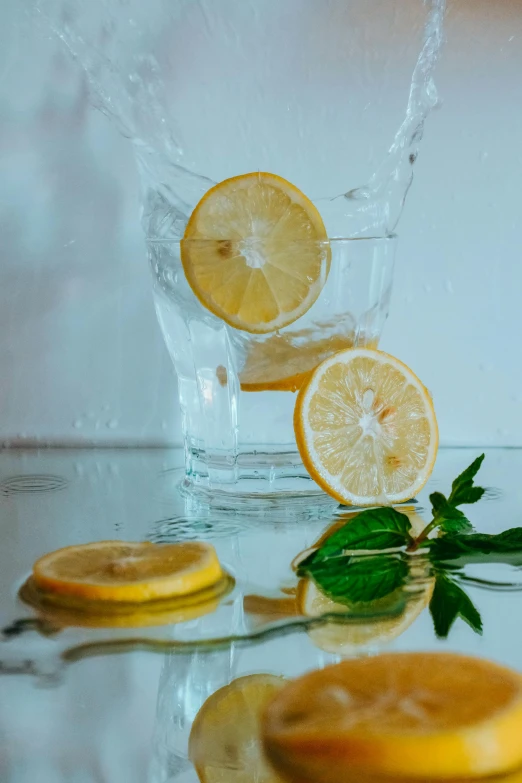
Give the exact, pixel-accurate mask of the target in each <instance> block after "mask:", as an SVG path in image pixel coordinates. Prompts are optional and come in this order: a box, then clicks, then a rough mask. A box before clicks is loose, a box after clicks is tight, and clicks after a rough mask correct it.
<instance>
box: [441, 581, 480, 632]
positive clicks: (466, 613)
mask: <svg viewBox="0 0 522 783" xmlns="http://www.w3.org/2000/svg"><path fill="white" fill-rule="evenodd" d="M430 614H431V616H432V619H433V625H434V627H435V633H436V634H437V636H438V638H439V639H446V637H447V636H448V635H449V632H450V631H451V628H452V626H453V623H454V622H455V620H456V619H457V617H461V618H462V619H463V620H464V621H465V622H466V623H467V624H468V625H469V626H470V628H472V629H473V630H474V631H475V632H476V633H479V634H481V633H482V618H481V616H480V614H479V613H478V611H477V609H476V607H475V605H474V604H473V602H472V601H471V599H470V598H469V597H468V595H466V593H465V592H464V590H463V589H462V588H461V587H459V586H458V585H457V584H456V583H455V582H454V581H453V580H452V579H450V577H449V576H447V575H446V574H441V573H439V574H437V576H436V579H435V587H434V589H433V595H432V597H431V601H430Z"/></svg>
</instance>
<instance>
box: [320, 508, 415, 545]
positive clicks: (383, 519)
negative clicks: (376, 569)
mask: <svg viewBox="0 0 522 783" xmlns="http://www.w3.org/2000/svg"><path fill="white" fill-rule="evenodd" d="M410 530H411V523H410V520H409V518H408V517H407V516H406V514H401V513H400V512H399V511H396V510H395V509H394V508H391V507H390V506H383V507H381V508H371V509H368V510H367V511H361V512H360V513H359V514H357V516H356V517H355V519H354V520H353V521H352V522H347V523H346V525H344V526H343V527H341V528H339V530H336V531H335V533H332V535H331V536H329V537H328V538H327V539H326V541H325V542H324V543H323V545H322V546H321V547H320V549H319V553H320V554H321V555H322V556H323V557H331V556H332V555H333V554H337V553H340V552H343V551H346V550H349V551H350V550H357V549H365V550H373V549H394V548H395V547H400V546H404V545H407V544H409V543H411V541H412V538H411V535H410Z"/></svg>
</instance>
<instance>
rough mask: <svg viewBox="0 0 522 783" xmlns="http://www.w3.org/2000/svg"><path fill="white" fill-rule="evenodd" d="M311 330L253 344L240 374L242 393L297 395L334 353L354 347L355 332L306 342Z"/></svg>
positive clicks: (311, 339) (280, 335)
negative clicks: (306, 335)
mask: <svg viewBox="0 0 522 783" xmlns="http://www.w3.org/2000/svg"><path fill="white" fill-rule="evenodd" d="M306 331H307V330H304V329H303V330H302V332H303V334H302V335H301V334H299V332H295V333H287V334H276V335H274V336H273V337H270V338H269V339H268V340H265V342H262V343H253V345H252V346H251V349H250V351H249V353H248V355H247V358H246V362H245V365H244V367H243V369H242V370H241V372H240V373H239V381H240V383H241V390H242V391H248V392H256V391H292V392H295V391H297V390H298V389H300V388H301V386H302V385H303V384H304V383H305V382H306V381H307V380H308V378H309V377H310V375H311V374H312V372H313V371H314V370H315V368H316V367H317V365H318V364H320V363H321V362H323V361H324V360H325V359H328V358H329V357H330V356H332V355H333V354H334V353H338V352H339V351H344V350H346V349H347V348H353V344H354V339H355V336H354V334H353V333H348V334H334V335H331V336H329V337H324V338H321V339H314V338H309V339H305V334H306Z"/></svg>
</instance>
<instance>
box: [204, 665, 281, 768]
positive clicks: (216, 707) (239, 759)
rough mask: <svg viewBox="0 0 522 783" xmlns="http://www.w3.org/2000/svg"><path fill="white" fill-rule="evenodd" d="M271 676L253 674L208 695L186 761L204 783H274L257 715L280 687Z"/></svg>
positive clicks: (259, 714)
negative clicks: (263, 749) (263, 746)
mask: <svg viewBox="0 0 522 783" xmlns="http://www.w3.org/2000/svg"><path fill="white" fill-rule="evenodd" d="M282 685H283V679H282V678H281V677H276V676H274V675H272V674H251V675H248V676H246V677H240V678H239V679H237V680H234V681H233V682H231V683H230V685H225V687H224V688H220V689H219V690H218V691H216V692H215V693H213V694H212V696H210V697H209V698H208V699H207V701H206V702H205V703H204V705H203V706H202V708H201V709H200V711H199V712H198V714H197V716H196V719H195V721H194V724H193V726H192V731H191V732H190V739H189V758H190V760H191V761H192V763H193V764H194V766H195V768H196V771H197V774H198V777H199V779H200V781H201V782H202V783H252V781H256V783H278V781H279V777H278V776H277V774H276V773H275V772H274V771H273V770H272V769H271V768H270V767H269V765H268V764H267V762H266V761H265V759H264V758H263V754H262V748H261V742H260V724H261V712H262V710H263V708H264V707H265V706H266V704H267V702H268V701H269V699H270V698H271V697H272V696H273V695H274V694H275V693H277V691H278V690H279V689H280V688H281V687H282Z"/></svg>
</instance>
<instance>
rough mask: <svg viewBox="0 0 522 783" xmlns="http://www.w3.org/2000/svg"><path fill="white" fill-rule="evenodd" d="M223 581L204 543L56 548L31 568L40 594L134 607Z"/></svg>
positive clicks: (100, 543)
mask: <svg viewBox="0 0 522 783" xmlns="http://www.w3.org/2000/svg"><path fill="white" fill-rule="evenodd" d="M222 578H223V571H222V570H221V566H220V564H219V560H218V558H217V555H216V551H215V549H214V547H213V546H211V545H210V544H207V543H204V542H199V541H194V542H192V541H190V542H184V543H181V544H149V543H133V542H126V541H98V542H96V543H93V544H81V545H79V546H69V547H65V548H64V549H58V550H56V551H55V552H51V553H50V554H48V555H44V556H43V557H41V558H40V559H39V560H37V561H36V563H35V564H34V566H33V580H34V583H35V585H36V587H38V588H39V589H41V590H45V591H48V592H53V593H59V594H61V595H67V596H71V597H73V596H74V597H76V598H84V599H89V600H97V601H120V602H125V601H129V602H132V603H139V602H142V601H153V600H155V599H159V598H172V597H175V596H181V595H187V594H188V593H195V592H197V591H199V590H203V589H204V588H206V587H209V586H211V585H214V584H216V582H218V581H219V580H220V579H222Z"/></svg>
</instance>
